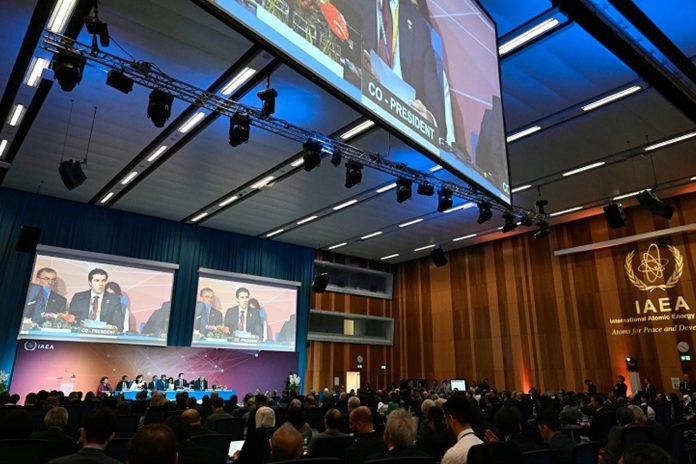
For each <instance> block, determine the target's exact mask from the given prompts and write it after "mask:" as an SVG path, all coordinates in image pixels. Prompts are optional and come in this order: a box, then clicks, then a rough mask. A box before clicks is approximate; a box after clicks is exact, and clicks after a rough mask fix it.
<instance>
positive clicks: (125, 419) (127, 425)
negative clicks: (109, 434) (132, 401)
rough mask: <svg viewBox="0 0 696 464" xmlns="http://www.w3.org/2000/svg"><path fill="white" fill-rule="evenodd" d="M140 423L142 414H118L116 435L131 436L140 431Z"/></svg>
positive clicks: (121, 436) (120, 436)
mask: <svg viewBox="0 0 696 464" xmlns="http://www.w3.org/2000/svg"><path fill="white" fill-rule="evenodd" d="M139 425H140V416H138V415H137V414H131V415H130V416H116V436H117V437H119V438H130V437H132V436H133V435H135V432H137V431H138V426H139Z"/></svg>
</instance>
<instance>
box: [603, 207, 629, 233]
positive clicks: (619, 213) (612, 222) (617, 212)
mask: <svg viewBox="0 0 696 464" xmlns="http://www.w3.org/2000/svg"><path fill="white" fill-rule="evenodd" d="M604 217H605V219H606V220H607V224H609V227H611V228H612V229H618V228H620V227H625V226H626V224H628V222H627V221H626V213H625V212H624V210H623V207H622V206H621V205H620V204H619V203H612V204H610V205H607V206H605V207H604Z"/></svg>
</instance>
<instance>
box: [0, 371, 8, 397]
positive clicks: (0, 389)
mask: <svg viewBox="0 0 696 464" xmlns="http://www.w3.org/2000/svg"><path fill="white" fill-rule="evenodd" d="M6 391H7V372H5V371H0V393H5V392H6Z"/></svg>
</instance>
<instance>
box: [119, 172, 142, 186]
mask: <svg viewBox="0 0 696 464" xmlns="http://www.w3.org/2000/svg"><path fill="white" fill-rule="evenodd" d="M137 175H138V171H133V172H131V173H130V174H128V175H127V176H126V178H125V179H123V180H122V181H121V185H126V184H127V183H128V182H130V181H132V180H133V179H135V176H137Z"/></svg>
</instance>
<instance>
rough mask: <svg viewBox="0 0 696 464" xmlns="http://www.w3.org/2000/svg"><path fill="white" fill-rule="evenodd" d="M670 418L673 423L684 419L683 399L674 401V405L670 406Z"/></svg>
mask: <svg viewBox="0 0 696 464" xmlns="http://www.w3.org/2000/svg"><path fill="white" fill-rule="evenodd" d="M672 412H673V415H672V418H673V419H674V423H675V424H676V423H678V422H681V421H683V420H684V402H683V401H676V402H675V403H674V405H673V406H672Z"/></svg>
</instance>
